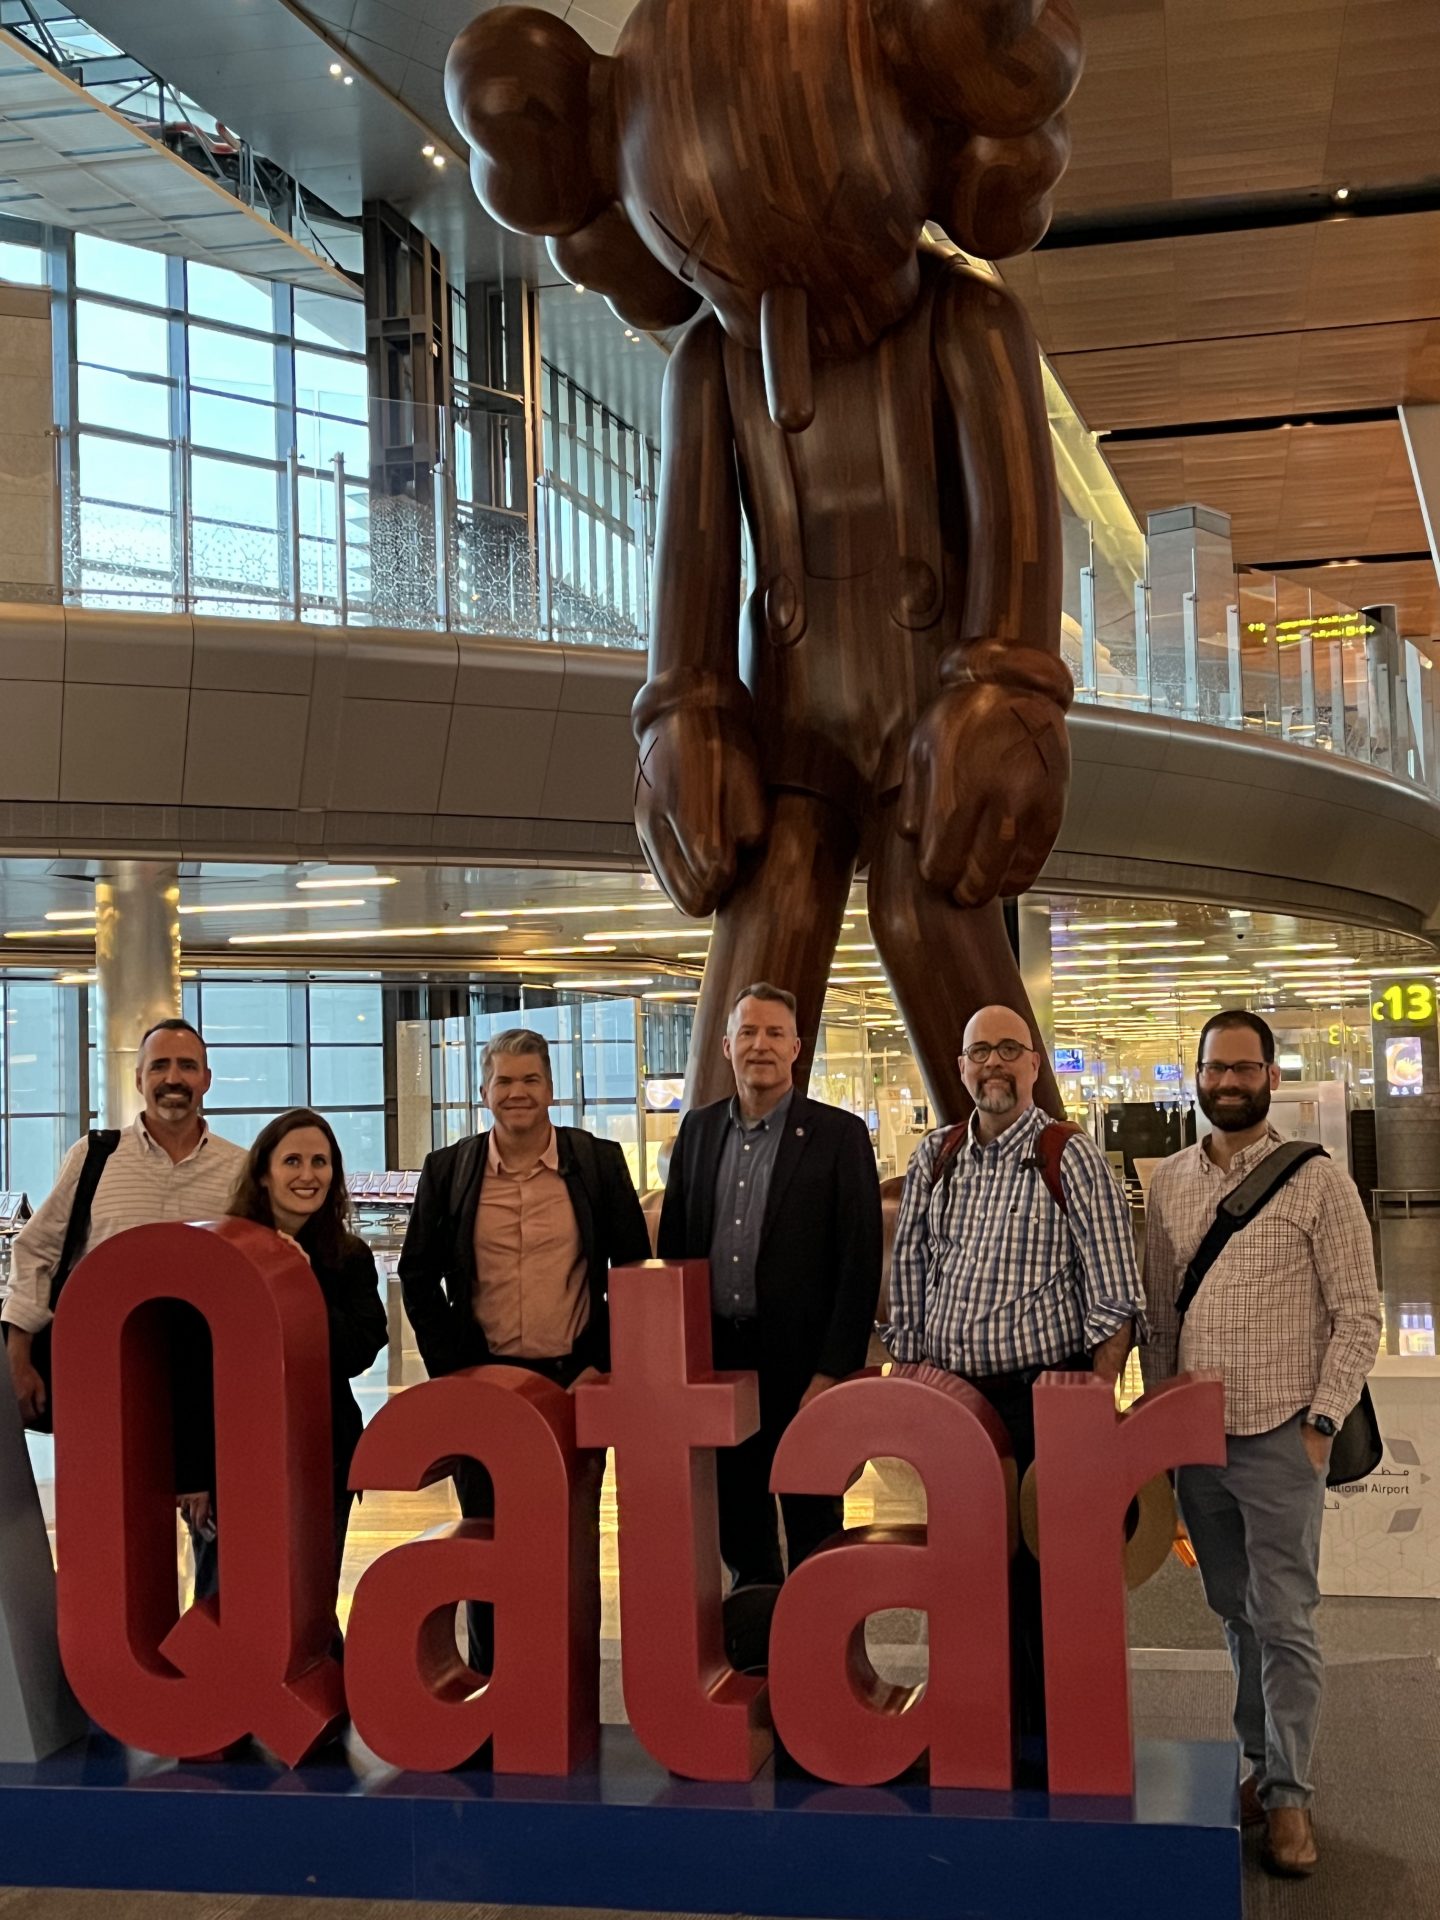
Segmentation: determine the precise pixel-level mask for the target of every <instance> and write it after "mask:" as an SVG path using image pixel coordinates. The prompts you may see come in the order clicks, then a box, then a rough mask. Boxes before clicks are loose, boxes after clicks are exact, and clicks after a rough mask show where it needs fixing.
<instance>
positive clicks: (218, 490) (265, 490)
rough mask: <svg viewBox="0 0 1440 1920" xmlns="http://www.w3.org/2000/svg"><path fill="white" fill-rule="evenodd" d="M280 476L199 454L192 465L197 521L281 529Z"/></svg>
mask: <svg viewBox="0 0 1440 1920" xmlns="http://www.w3.org/2000/svg"><path fill="white" fill-rule="evenodd" d="M280 485H281V478H280V474H279V472H278V471H277V470H276V469H275V468H273V467H246V466H241V465H240V464H239V463H238V462H236V461H229V460H216V459H210V458H206V457H204V456H202V455H200V454H196V455H195V456H194V458H193V459H192V460H191V462H190V508H191V512H192V513H194V515H195V517H196V518H197V519H203V520H218V521H221V522H225V523H228V524H231V525H236V526H244V527H268V528H270V529H271V530H272V531H273V530H274V529H277V528H278V527H279V525H280Z"/></svg>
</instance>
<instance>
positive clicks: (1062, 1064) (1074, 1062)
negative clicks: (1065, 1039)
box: [1055, 1047, 1085, 1073]
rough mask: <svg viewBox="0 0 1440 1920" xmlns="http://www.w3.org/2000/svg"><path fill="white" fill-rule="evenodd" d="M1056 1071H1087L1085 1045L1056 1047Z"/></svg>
mask: <svg viewBox="0 0 1440 1920" xmlns="http://www.w3.org/2000/svg"><path fill="white" fill-rule="evenodd" d="M1055 1071H1056V1072H1057V1073H1083V1072H1084V1071H1085V1049H1084V1048H1083V1047H1057V1048H1056V1049H1055Z"/></svg>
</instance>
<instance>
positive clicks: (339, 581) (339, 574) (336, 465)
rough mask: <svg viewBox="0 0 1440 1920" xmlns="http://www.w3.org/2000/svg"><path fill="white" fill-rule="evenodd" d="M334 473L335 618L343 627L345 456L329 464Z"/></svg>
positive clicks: (346, 588)
mask: <svg viewBox="0 0 1440 1920" xmlns="http://www.w3.org/2000/svg"><path fill="white" fill-rule="evenodd" d="M330 465H331V467H332V468H333V470H334V473H335V618H336V620H337V621H338V622H339V624H340V625H341V626H342V627H343V626H346V625H348V623H349V620H350V549H349V545H348V536H347V534H346V529H345V456H344V454H343V453H337V454H336V455H335V458H334V459H333V460H332V461H331V462H330Z"/></svg>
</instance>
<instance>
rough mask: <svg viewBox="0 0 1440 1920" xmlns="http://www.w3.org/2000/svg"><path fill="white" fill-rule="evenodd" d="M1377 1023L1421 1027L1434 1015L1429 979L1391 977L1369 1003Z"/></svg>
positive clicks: (1431, 987)
mask: <svg viewBox="0 0 1440 1920" xmlns="http://www.w3.org/2000/svg"><path fill="white" fill-rule="evenodd" d="M1370 1016H1371V1018H1372V1019H1373V1020H1374V1021H1376V1022H1377V1024H1378V1025H1380V1026H1387V1027H1422V1026H1426V1025H1428V1024H1429V1023H1430V1022H1432V1021H1433V1020H1434V1018H1435V989H1434V987H1433V986H1432V985H1431V983H1430V982H1429V981H1428V980H1392V981H1391V983H1390V985H1389V986H1388V987H1382V988H1381V989H1380V993H1379V996H1378V998H1376V999H1375V1000H1373V1001H1372V1002H1371V1004H1370Z"/></svg>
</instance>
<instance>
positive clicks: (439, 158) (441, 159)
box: [430, 153, 445, 167]
mask: <svg viewBox="0 0 1440 1920" xmlns="http://www.w3.org/2000/svg"><path fill="white" fill-rule="evenodd" d="M430 164H431V166H432V167H443V166H444V164H445V156H444V154H443V153H437V154H436V155H435V157H434V158H433V159H432V160H431V162H430Z"/></svg>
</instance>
